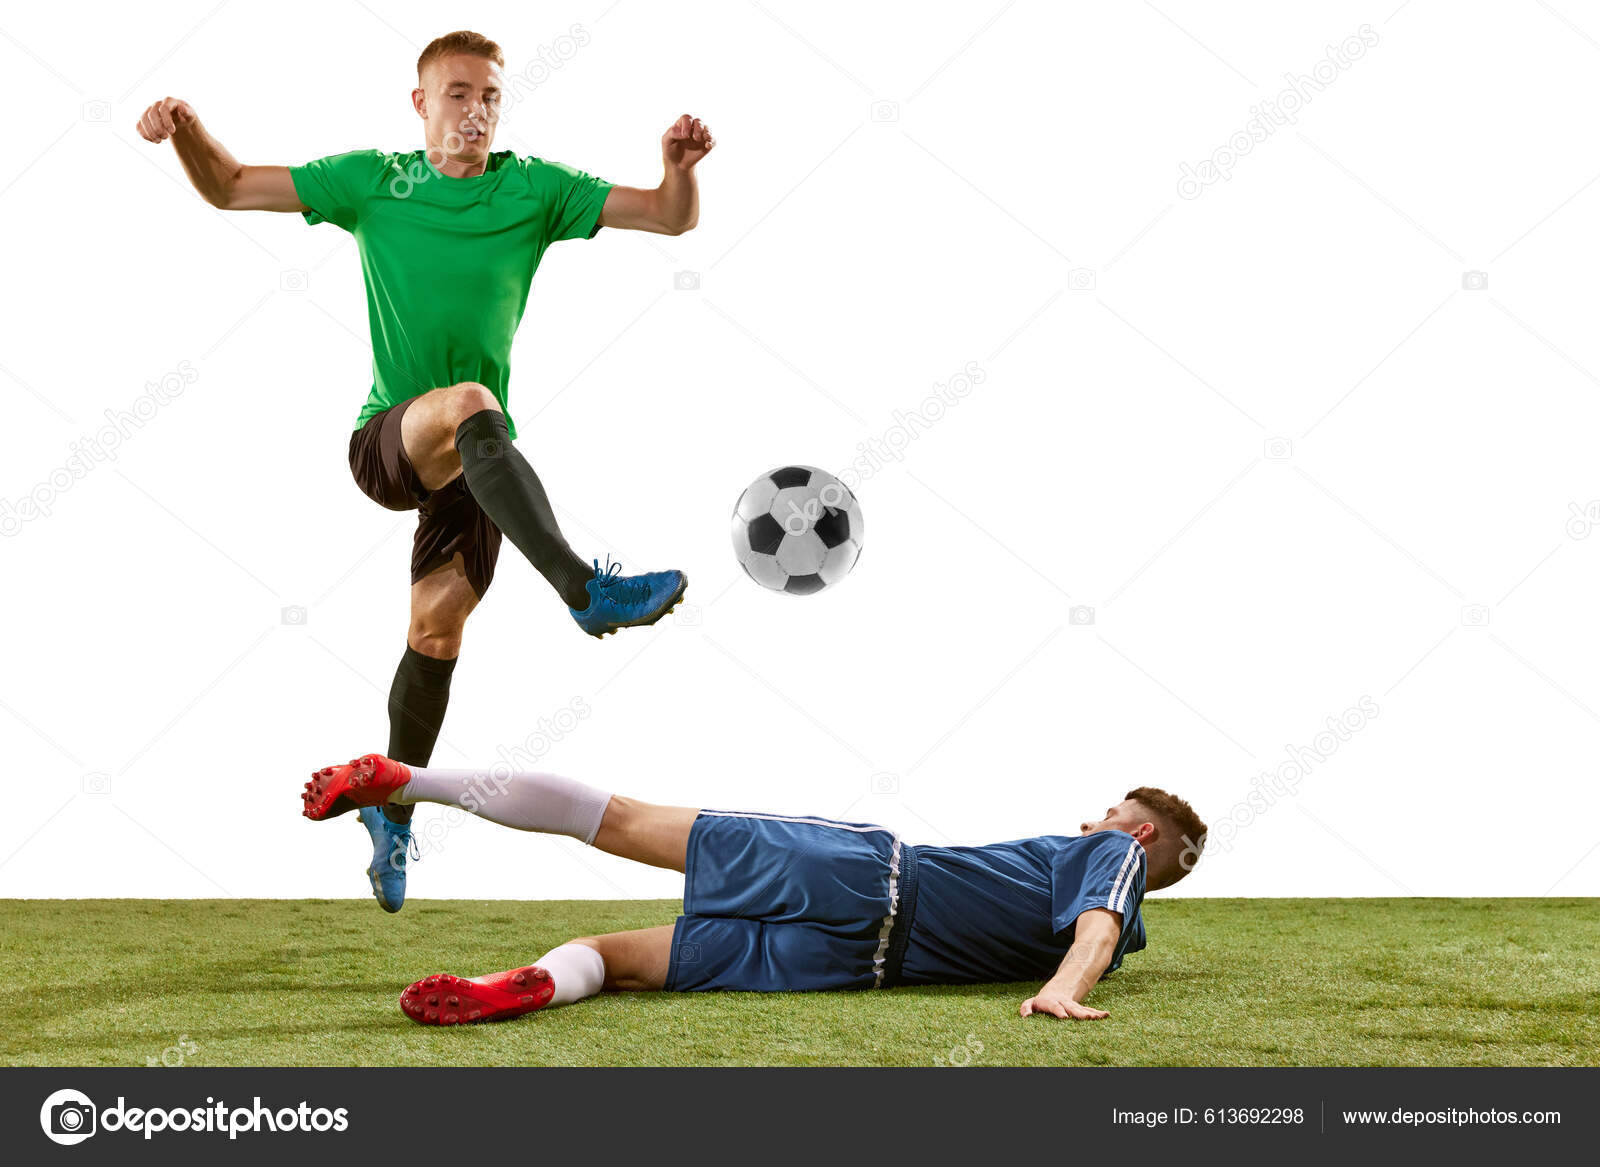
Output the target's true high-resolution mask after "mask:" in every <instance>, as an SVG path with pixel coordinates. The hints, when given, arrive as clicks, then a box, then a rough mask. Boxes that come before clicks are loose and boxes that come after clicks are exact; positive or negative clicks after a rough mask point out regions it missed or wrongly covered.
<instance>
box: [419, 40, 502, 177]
mask: <svg viewBox="0 0 1600 1167" xmlns="http://www.w3.org/2000/svg"><path fill="white" fill-rule="evenodd" d="M418 92H419V93H420V94H421V95H422V96H421V101H420V112H421V113H422V116H423V119H424V121H425V123H426V126H427V139H428V146H429V148H430V151H443V153H444V157H445V158H446V159H449V160H450V161H452V162H457V163H462V164H465V165H467V166H474V165H479V164H482V163H483V161H484V160H485V159H486V158H488V157H489V148H490V146H491V145H492V144H493V142H494V131H495V127H496V125H498V124H499V121H500V102H501V99H502V98H503V97H504V95H505V74H504V73H503V72H502V71H501V69H500V66H499V65H496V64H495V63H494V62H493V61H491V60H489V59H488V58H487V57H471V56H455V57H441V58H440V59H439V60H437V61H434V62H432V63H430V64H429V65H428V67H427V69H426V70H425V71H424V72H423V75H422V86H421V88H420V89H419V90H418ZM433 162H434V163H435V164H436V165H438V164H440V162H441V160H440V159H439V157H438V156H437V154H435V155H434V157H433Z"/></svg>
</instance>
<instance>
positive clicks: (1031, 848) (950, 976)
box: [899, 831, 1145, 984]
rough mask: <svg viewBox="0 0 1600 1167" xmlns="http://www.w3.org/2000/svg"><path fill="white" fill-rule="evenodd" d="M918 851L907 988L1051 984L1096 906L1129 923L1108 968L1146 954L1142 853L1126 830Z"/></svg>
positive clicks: (904, 972)
mask: <svg viewBox="0 0 1600 1167" xmlns="http://www.w3.org/2000/svg"><path fill="white" fill-rule="evenodd" d="M915 850H916V856H915V861H916V869H917V894H916V910H915V916H914V918H913V919H912V922H911V930H910V935H909V937H908V939H907V941H906V949H905V957H904V960H903V962H902V963H901V966H900V972H899V983H901V984H950V983H964V982H980V981H1045V980H1048V979H1049V978H1050V977H1051V976H1053V975H1054V974H1055V971H1056V969H1057V968H1058V967H1059V965H1060V964H1061V959H1062V957H1064V956H1065V955H1066V952H1067V949H1068V948H1070V947H1072V938H1073V933H1074V931H1075V926H1076V924H1077V920H1078V917H1079V916H1080V915H1081V914H1082V913H1084V912H1086V911H1089V910H1090V909H1091V908H1108V909H1110V910H1111V911H1113V912H1118V913H1120V914H1121V916H1122V934H1121V935H1120V936H1119V937H1118V938H1117V947H1116V950H1115V952H1114V953H1113V955H1112V957H1111V965H1110V968H1111V969H1115V968H1117V967H1118V966H1119V965H1121V964H1122V958H1123V956H1124V955H1126V954H1127V953H1129V952H1137V951H1139V950H1140V949H1141V948H1143V947H1144V944H1145V937H1144V921H1143V920H1142V919H1141V918H1140V916H1139V905H1140V903H1141V901H1143V899H1144V880H1145V854H1144V847H1143V846H1141V845H1140V844H1139V842H1138V841H1137V840H1136V839H1134V837H1133V836H1132V835H1129V834H1127V833H1126V832H1124V831H1097V832H1095V833H1094V834H1092V835H1045V836H1042V837H1040V838H1035V839H1018V840H1016V841H1014V842H1010V843H992V844H990V845H989V846H987V847H928V846H923V847H917V848H916V849H915ZM1107 971H1110V970H1109V969H1108V970H1107Z"/></svg>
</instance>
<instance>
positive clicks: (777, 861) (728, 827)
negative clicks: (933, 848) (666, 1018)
mask: <svg viewBox="0 0 1600 1167" xmlns="http://www.w3.org/2000/svg"><path fill="white" fill-rule="evenodd" d="M904 850H905V851H909V850H910V848H905V849H904ZM903 857H904V855H903V850H902V847H901V845H900V839H899V837H898V836H897V835H896V834H895V833H894V832H893V831H891V830H889V829H888V828H887V827H876V826H870V825H867V824H864V823H840V822H834V821H831V820H829V819H819V818H810V817H803V816H799V815H771V814H740V813H734V812H729V811H718V810H705V811H701V812H700V816H699V817H698V818H696V819H695V821H694V825H693V826H692V827H691V828H690V829H689V849H688V854H687V857H686V859H685V861H684V873H683V879H684V888H683V915H681V916H679V917H678V923H677V927H676V929H675V930H674V932H673V935H672V958H671V961H670V963H669V964H668V966H667V981H666V988H668V989H670V990H679V991H693V990H705V989H735V990H746V991H751V992H776V991H781V990H807V989H870V988H873V987H874V986H877V985H881V984H883V983H884V972H885V959H886V957H887V956H888V954H889V945H890V938H891V934H892V933H893V931H894V925H895V922H896V908H897V904H898V900H899V891H900V887H899V884H900V876H901V861H902V859H903Z"/></svg>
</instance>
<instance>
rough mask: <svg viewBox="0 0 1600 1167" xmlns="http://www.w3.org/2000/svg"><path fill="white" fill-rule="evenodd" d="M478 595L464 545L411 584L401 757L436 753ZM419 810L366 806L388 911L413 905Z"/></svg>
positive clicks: (418, 761) (398, 671) (398, 725)
mask: <svg viewBox="0 0 1600 1167" xmlns="http://www.w3.org/2000/svg"><path fill="white" fill-rule="evenodd" d="M424 524H425V525H426V519H425V520H424ZM419 529H420V528H419ZM483 586H485V587H487V583H485V584H484V585H483ZM478 599H479V593H478V591H477V589H476V588H475V587H474V586H473V582H472V581H471V579H470V578H469V576H468V574H467V570H466V566H465V561H464V558H463V556H462V554H461V553H460V552H456V553H455V554H454V555H453V556H452V558H451V559H450V561H449V562H447V563H444V564H442V565H440V566H439V567H437V568H435V569H434V570H432V571H431V572H429V573H428V574H427V575H425V576H423V577H422V578H421V579H419V580H417V581H416V582H415V583H413V584H412V585H411V620H410V626H409V627H408V628H407V630H406V649H405V652H404V654H402V656H401V658H400V663H399V664H398V665H397V666H396V667H395V673H394V680H393V682H392V683H391V684H390V687H389V751H388V756H389V757H391V758H393V759H395V760H396V761H398V762H404V763H405V764H406V765H408V766H426V765H427V764H428V762H429V761H430V760H431V759H432V757H433V747H434V745H435V743H436V742H437V741H438V740H439V730H440V727H441V726H442V725H443V724H444V715H445V709H446V708H447V707H448V705H449V703H450V678H451V675H452V674H453V673H454V671H455V666H456V658H457V657H458V656H460V654H461V636H462V632H463V631H464V629H465V627H466V622H467V617H468V616H469V615H471V614H472V610H473V609H474V608H475V607H477V606H478ZM411 814H412V810H411V807H410V806H409V805H406V804H402V803H385V804H383V805H382V806H380V807H363V808H362V809H361V813H360V818H361V824H362V825H363V826H364V827H366V828H367V834H368V837H369V838H370V840H371V842H372V862H371V864H370V865H369V866H368V868H367V878H368V880H370V881H371V884H372V894H373V896H374V897H375V898H376V899H377V901H378V905H379V906H380V907H382V908H383V909H384V910H385V911H388V912H398V911H399V910H400V909H401V907H402V906H404V904H405V898H406V863H407V859H408V857H409V851H410V848H411Z"/></svg>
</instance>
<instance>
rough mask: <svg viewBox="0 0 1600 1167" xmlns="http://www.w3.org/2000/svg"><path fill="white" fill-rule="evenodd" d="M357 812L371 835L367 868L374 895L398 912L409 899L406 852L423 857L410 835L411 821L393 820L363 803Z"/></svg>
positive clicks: (375, 808) (418, 857)
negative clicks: (370, 856) (369, 862)
mask: <svg viewBox="0 0 1600 1167" xmlns="http://www.w3.org/2000/svg"><path fill="white" fill-rule="evenodd" d="M358 813H359V815H360V817H361V825H362V826H364V827H366V828H367V834H369V835H371V836H372V866H371V867H369V868H367V878H368V879H370V880H371V881H372V895H373V897H374V898H375V899H376V900H377V901H378V906H379V907H380V908H382V909H383V910H384V911H386V912H398V911H399V910H400V909H401V908H402V907H404V906H405V902H406V858H407V853H408V852H409V853H410V857H411V858H413V859H421V858H422V855H421V853H420V851H419V850H418V848H417V844H416V841H415V840H414V839H413V838H412V837H411V824H410V823H397V822H394V821H393V820H391V819H390V818H389V816H388V815H386V814H384V813H383V810H382V808H380V807H376V806H364V807H362V808H361V809H360V811H359V812H358Z"/></svg>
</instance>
